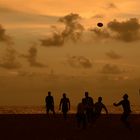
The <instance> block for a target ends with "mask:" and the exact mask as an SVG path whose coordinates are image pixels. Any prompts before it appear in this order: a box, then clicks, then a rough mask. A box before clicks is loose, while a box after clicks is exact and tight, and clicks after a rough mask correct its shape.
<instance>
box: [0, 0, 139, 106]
mask: <svg viewBox="0 0 140 140" xmlns="http://www.w3.org/2000/svg"><path fill="white" fill-rule="evenodd" d="M139 6H140V1H139V0H133V1H132V0H123V1H122V0H117V1H116V0H100V1H98V0H94V1H93V0H86V1H85V0H59V1H58V0H11V1H10V2H9V0H0V106H3V105H4V106H5V105H8V106H9V105H10V106H11V105H43V104H44V98H45V96H46V95H47V92H48V91H51V92H52V95H53V96H54V99H55V102H56V104H58V103H59V101H60V99H61V96H62V93H66V94H67V96H68V97H69V98H70V100H71V103H72V104H73V105H76V104H77V103H78V102H79V101H81V99H82V98H83V97H84V92H85V91H88V92H89V95H90V96H92V97H93V99H94V102H96V101H97V98H98V97H99V96H102V97H103V101H104V103H105V104H107V105H112V104H113V102H116V101H119V100H120V99H122V96H123V94H125V93H127V94H128V95H129V97H130V101H131V103H132V104H133V105H140V102H139V100H140V94H139V88H140V14H139V13H140V9H139ZM98 22H102V23H103V27H98V26H97V23H98Z"/></svg>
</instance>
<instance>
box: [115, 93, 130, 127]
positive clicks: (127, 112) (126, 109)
mask: <svg viewBox="0 0 140 140" xmlns="http://www.w3.org/2000/svg"><path fill="white" fill-rule="evenodd" d="M113 105H114V106H120V105H122V107H123V114H122V116H121V121H122V122H123V123H124V124H125V126H126V127H127V128H130V124H129V122H128V117H129V115H130V113H131V108H130V102H129V100H128V95H127V94H125V95H124V96H123V100H121V101H120V102H119V103H114V104H113Z"/></svg>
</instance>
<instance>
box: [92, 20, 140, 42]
mask: <svg viewBox="0 0 140 140" xmlns="http://www.w3.org/2000/svg"><path fill="white" fill-rule="evenodd" d="M90 31H92V32H94V34H95V35H96V36H97V37H98V38H100V39H115V40H121V41H124V42H133V41H138V40H140V24H139V21H138V19H137V18H130V19H129V20H126V21H121V22H120V21H117V20H113V21H111V22H109V23H108V24H107V27H104V28H100V29H99V28H93V29H90Z"/></svg>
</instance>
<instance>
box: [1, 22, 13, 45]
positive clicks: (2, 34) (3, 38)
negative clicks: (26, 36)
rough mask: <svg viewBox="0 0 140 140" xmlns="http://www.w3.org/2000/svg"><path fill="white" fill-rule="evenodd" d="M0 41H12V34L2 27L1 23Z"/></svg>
mask: <svg viewBox="0 0 140 140" xmlns="http://www.w3.org/2000/svg"><path fill="white" fill-rule="evenodd" d="M0 42H5V43H8V44H10V43H12V40H11V38H10V36H8V35H7V34H6V30H5V29H4V28H3V27H2V25H1V24H0Z"/></svg>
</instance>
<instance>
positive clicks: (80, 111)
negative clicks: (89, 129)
mask: <svg viewBox="0 0 140 140" xmlns="http://www.w3.org/2000/svg"><path fill="white" fill-rule="evenodd" d="M84 101H85V100H84V99H82V102H80V103H79V104H78V106H77V113H76V119H77V124H78V127H81V124H82V128H83V129H84V128H86V122H87V121H86V108H85V103H84Z"/></svg>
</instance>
